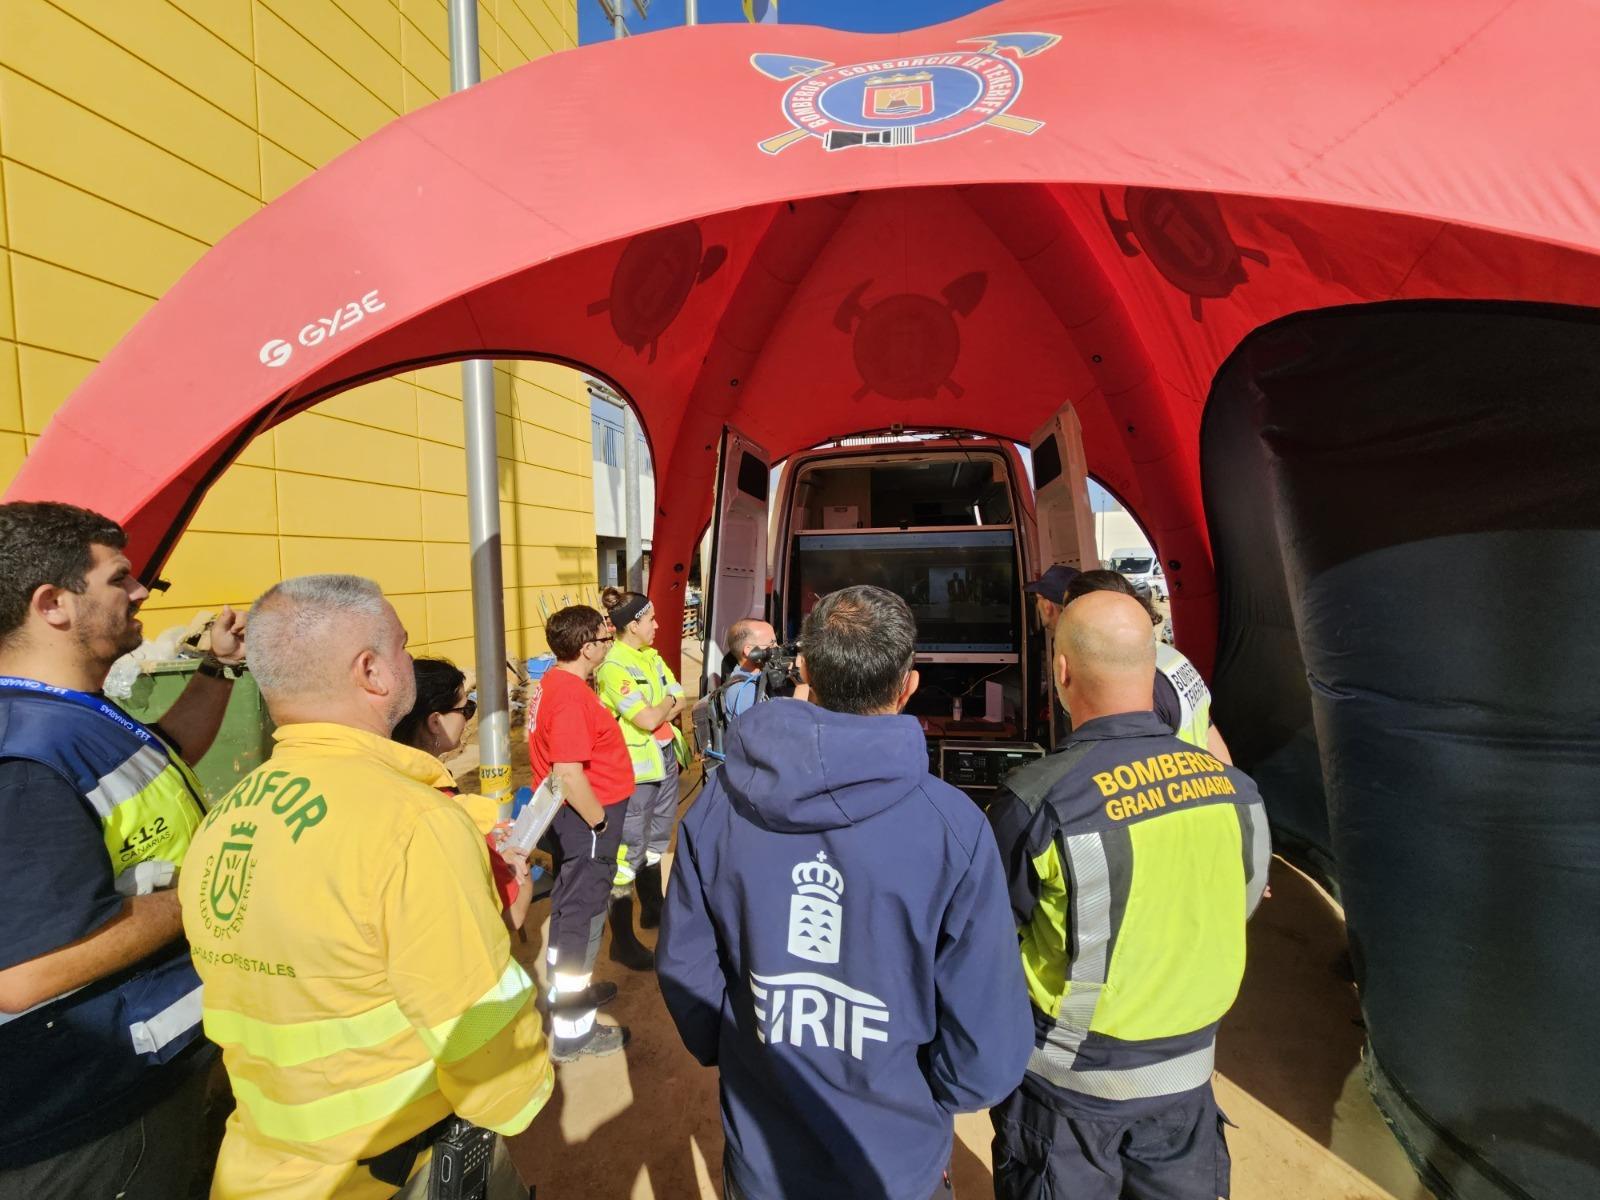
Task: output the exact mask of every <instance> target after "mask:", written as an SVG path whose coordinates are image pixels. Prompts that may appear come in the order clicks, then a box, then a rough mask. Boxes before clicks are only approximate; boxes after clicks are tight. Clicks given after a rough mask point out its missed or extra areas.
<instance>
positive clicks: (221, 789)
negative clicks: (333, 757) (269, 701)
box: [118, 658, 274, 807]
mask: <svg viewBox="0 0 1600 1200" xmlns="http://www.w3.org/2000/svg"><path fill="white" fill-rule="evenodd" d="M199 665H200V660H199V659H198V658H176V659H171V660H168V661H166V662H154V663H144V664H142V670H141V671H140V672H139V677H138V678H137V679H136V680H135V681H134V684H133V695H132V696H130V697H129V698H128V699H126V700H120V701H118V703H119V704H121V705H122V707H123V708H125V709H127V710H128V712H129V713H130V714H132V715H133V716H135V717H137V718H139V720H141V721H145V722H147V723H151V724H153V723H155V722H156V721H158V720H159V719H160V718H161V714H162V713H164V712H166V711H167V709H168V708H170V707H171V705H172V702H173V701H174V700H176V699H177V698H178V696H179V695H180V694H181V693H182V691H183V689H184V688H186V687H188V686H189V679H190V678H191V677H192V676H193V675H194V672H195V668H196V667H198V666H199ZM273 728H274V726H273V724H272V718H271V717H270V716H268V715H267V706H266V705H265V704H264V703H262V700H261V690H260V689H259V688H257V687H256V681H255V677H254V676H253V675H251V674H250V673H249V672H248V671H247V672H245V673H244V674H243V675H242V676H240V678H239V680H238V681H237V682H236V683H235V684H234V685H233V695H232V696H230V697H229V698H228V711H227V712H226V713H225V714H224V715H223V718H222V728H221V729H219V730H218V731H217V740H216V741H214V742H212V743H211V749H210V750H209V751H208V752H207V753H206V756H205V757H204V758H202V759H201V760H200V763H199V766H198V767H196V768H195V773H196V774H197V775H199V776H200V782H201V783H202V784H204V785H205V789H206V804H207V806H208V807H209V806H210V804H211V802H212V801H214V800H215V799H216V798H217V797H218V796H221V795H222V794H223V793H225V792H226V791H227V790H228V789H229V788H230V787H232V786H233V785H234V784H235V783H237V782H238V781H239V779H241V778H242V777H243V776H245V775H246V774H248V773H249V772H250V771H252V770H254V769H255V768H256V767H258V766H260V765H261V764H262V763H264V762H266V760H267V758H268V757H269V756H270V755H271V754H272V730H273Z"/></svg>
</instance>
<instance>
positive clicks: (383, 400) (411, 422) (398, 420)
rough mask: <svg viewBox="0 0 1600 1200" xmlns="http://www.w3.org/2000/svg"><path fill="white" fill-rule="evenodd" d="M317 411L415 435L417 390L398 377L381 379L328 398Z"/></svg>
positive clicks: (318, 406)
mask: <svg viewBox="0 0 1600 1200" xmlns="http://www.w3.org/2000/svg"><path fill="white" fill-rule="evenodd" d="M317 411H318V412H319V413H323V414H325V415H327V416H330V417H342V418H343V419H344V420H346V421H354V422H356V423H357V424H359V425H371V426H373V427H374V428H376V429H392V430H394V432H396V433H408V434H412V435H413V436H414V435H415V434H416V432H417V388H416V385H415V384H413V383H408V382H407V381H406V380H404V379H401V378H399V377H396V378H393V379H380V380H378V381H377V382H376V383H367V384H362V385H361V386H360V387H358V388H352V389H351V390H350V391H348V392H340V393H339V394H338V395H337V396H332V397H329V398H328V399H327V400H324V401H323V402H322V403H321V404H319V405H317Z"/></svg>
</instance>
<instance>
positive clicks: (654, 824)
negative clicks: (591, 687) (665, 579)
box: [595, 588, 687, 971]
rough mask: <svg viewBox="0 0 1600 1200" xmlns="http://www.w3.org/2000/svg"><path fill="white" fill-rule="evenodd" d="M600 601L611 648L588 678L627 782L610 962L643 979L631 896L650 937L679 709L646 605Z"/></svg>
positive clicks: (674, 797) (678, 689)
mask: <svg viewBox="0 0 1600 1200" xmlns="http://www.w3.org/2000/svg"><path fill="white" fill-rule="evenodd" d="M601 600H602V602H603V603H604V604H605V606H606V614H607V615H608V616H609V617H610V618H611V625H612V628H613V629H614V630H615V631H616V641H614V642H613V643H612V644H611V652H610V653H609V654H608V655H607V656H606V660H605V662H603V663H601V664H600V669H599V670H598V671H596V672H595V687H596V690H597V691H598V692H599V693H600V699H601V701H602V702H603V703H604V704H605V706H606V707H607V708H609V709H610V710H611V711H612V712H614V713H615V714H616V715H617V724H618V725H619V726H621V728H622V737H623V741H625V742H626V743H627V746H628V757H629V758H630V759H632V761H633V781H634V790H633V795H632V796H631V797H630V798H629V800H628V815H627V818H626V819H625V821H624V822H623V827H622V849H621V850H620V851H618V853H617V874H616V879H615V881H614V886H613V889H612V892H611V957H612V959H613V960H614V961H616V962H619V963H621V964H622V965H623V966H625V967H629V968H631V969H633V970H636V971H647V970H650V969H651V968H652V967H654V966H655V955H654V954H652V953H651V952H650V950H649V949H648V948H646V947H645V946H643V945H641V944H640V942H639V939H638V937H637V936H636V935H635V934H634V931H633V896H632V891H633V889H634V887H635V886H637V888H638V892H639V924H640V925H641V926H642V927H643V928H645V929H654V928H655V927H656V926H657V925H659V924H660V923H661V900H662V895H661V856H662V855H663V854H665V853H666V850H667V844H668V842H669V841H670V840H671V838H672V820H673V817H674V816H675V815H676V814H677V811H678V768H679V765H680V764H681V763H683V762H684V761H685V760H686V758H687V747H686V746H685V743H684V738H683V733H682V731H681V730H680V729H679V728H678V727H677V725H676V724H675V723H674V722H675V721H676V720H677V718H678V716H679V714H680V713H682V712H683V710H684V707H685V701H684V696H683V688H682V686H681V685H680V684H679V683H678V680H677V678H676V677H675V676H674V675H673V673H672V669H671V668H670V667H668V666H667V664H666V662H665V661H664V660H663V659H662V657H661V655H659V654H657V653H656V652H655V650H654V649H653V648H652V643H653V642H654V641H655V637H656V615H655V610H654V609H653V608H652V607H651V605H650V599H649V597H647V596H642V595H640V594H639V593H638V592H624V591H621V590H619V589H617V588H606V589H605V591H604V592H603V593H602V595H601Z"/></svg>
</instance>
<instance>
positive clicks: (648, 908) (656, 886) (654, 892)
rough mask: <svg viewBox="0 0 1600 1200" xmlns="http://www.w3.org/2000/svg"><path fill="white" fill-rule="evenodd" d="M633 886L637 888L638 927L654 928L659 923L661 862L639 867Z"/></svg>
mask: <svg viewBox="0 0 1600 1200" xmlns="http://www.w3.org/2000/svg"><path fill="white" fill-rule="evenodd" d="M634 886H635V887H637V888H638V890H639V928H640V929H654V928H656V926H658V925H660V924H661V900H662V897H661V864H660V863H653V864H652V865H650V866H648V867H641V868H640V869H639V875H638V878H636V879H635V880H634Z"/></svg>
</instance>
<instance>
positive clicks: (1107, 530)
mask: <svg viewBox="0 0 1600 1200" xmlns="http://www.w3.org/2000/svg"><path fill="white" fill-rule="evenodd" d="M598 469H599V468H598V467H596V470H598ZM595 503H596V504H599V498H598V495H597V496H596V500H595ZM1089 507H1090V508H1091V509H1093V510H1094V542H1095V549H1096V551H1097V552H1098V553H1099V555H1100V561H1101V562H1102V563H1108V562H1109V560H1110V558H1111V556H1112V555H1114V554H1116V553H1117V552H1118V551H1122V550H1134V549H1138V550H1143V551H1145V552H1146V553H1151V554H1153V553H1154V552H1153V551H1152V550H1151V548H1150V539H1149V538H1147V537H1146V536H1145V534H1144V530H1143V529H1140V528H1139V522H1137V521H1135V520H1134V519H1133V515H1132V514H1131V513H1129V512H1128V510H1127V509H1125V508H1123V507H1122V505H1120V504H1118V503H1117V500H1116V497H1114V496H1113V495H1112V494H1111V493H1110V492H1108V491H1106V490H1105V488H1103V487H1101V486H1100V485H1099V484H1098V483H1096V482H1095V481H1094V480H1092V479H1091V480H1090V481H1089Z"/></svg>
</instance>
